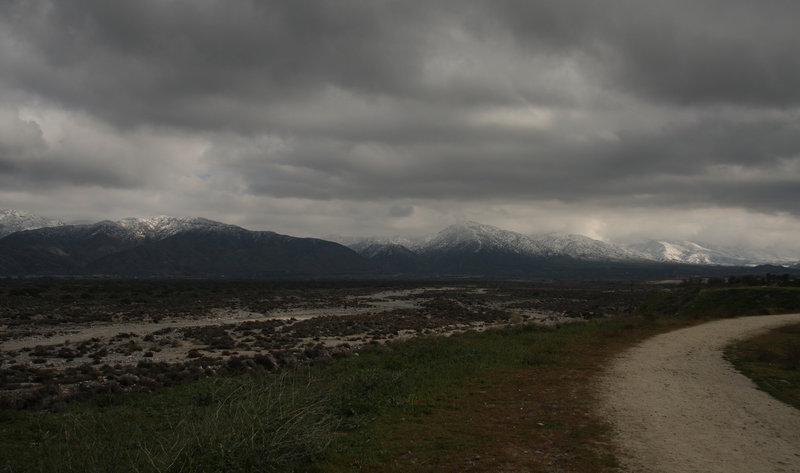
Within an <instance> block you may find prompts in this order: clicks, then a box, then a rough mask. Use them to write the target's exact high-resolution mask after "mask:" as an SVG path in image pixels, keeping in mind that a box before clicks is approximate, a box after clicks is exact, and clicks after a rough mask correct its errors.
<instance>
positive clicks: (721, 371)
mask: <svg viewBox="0 0 800 473" xmlns="http://www.w3.org/2000/svg"><path fill="white" fill-rule="evenodd" d="M798 321H800V314H791V315H769V316H759V317H743V318H737V319H726V320H719V321H715V322H709V323H706V324H702V325H698V326H693V327H689V328H684V329H680V330H676V331H674V332H670V333H666V334H662V335H659V336H656V337H654V338H651V339H649V340H646V341H645V342H642V343H641V344H639V345H638V346H636V347H635V348H633V349H631V350H629V351H628V352H626V353H624V354H623V355H621V356H620V357H619V358H617V359H616V361H615V362H613V363H612V365H611V366H610V368H609V369H608V371H607V373H606V374H605V376H604V378H603V381H602V382H601V396H600V398H601V404H602V412H603V414H604V415H605V416H607V418H608V419H609V421H610V422H611V423H612V424H613V425H614V427H615V430H616V439H617V444H618V448H619V449H620V451H621V453H622V455H621V457H622V458H621V461H622V463H623V466H624V469H625V470H627V471H636V472H660V473H671V472H681V473H684V472H690V471H694V472H700V471H702V472H708V473H711V472H721V473H722V472H724V473H734V472H743V473H744V472H747V473H752V472H800V411H798V410H797V409H795V408H793V407H791V406H788V405H786V404H783V403H781V402H780V401H777V400H776V399H774V398H772V397H771V396H770V395H768V394H766V393H765V392H763V391H759V390H758V389H757V388H756V386H755V384H754V383H753V382H752V381H751V380H750V379H748V378H746V377H745V376H743V375H742V374H740V373H738V372H737V371H736V370H735V369H734V368H733V366H732V365H731V364H730V363H729V362H727V361H726V360H725V359H724V358H723V355H722V349H723V347H724V346H726V345H727V344H729V343H731V342H733V341H734V340H737V339H743V338H748V337H751V336H754V335H757V334H758V333H760V332H763V331H765V330H768V329H771V328H775V327H778V326H781V325H785V324H789V323H797V322H798Z"/></svg>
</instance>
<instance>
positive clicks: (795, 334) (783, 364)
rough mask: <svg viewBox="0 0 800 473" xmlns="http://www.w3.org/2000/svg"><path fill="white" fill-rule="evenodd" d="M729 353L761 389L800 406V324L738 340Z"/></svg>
mask: <svg viewBox="0 0 800 473" xmlns="http://www.w3.org/2000/svg"><path fill="white" fill-rule="evenodd" d="M725 356H726V357H727V358H728V359H729V360H730V361H731V363H733V365H734V366H735V367H736V369H738V370H739V371H740V372H741V373H742V374H744V375H745V376H747V377H749V378H751V379H752V380H753V381H754V382H755V383H756V385H758V387H759V388H761V389H762V390H764V391H766V392H768V393H769V394H771V395H772V396H773V397H775V398H776V399H779V400H781V401H783V402H785V403H787V404H790V405H793V406H795V407H797V408H798V409H800V324H796V325H788V326H784V327H780V328H778V329H775V330H772V331H770V332H767V333H765V334H763V335H759V336H757V337H754V338H750V339H747V340H743V341H740V342H737V343H735V344H733V345H731V346H729V347H727V348H726V350H725Z"/></svg>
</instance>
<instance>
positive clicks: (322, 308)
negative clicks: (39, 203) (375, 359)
mask: <svg viewBox="0 0 800 473" xmlns="http://www.w3.org/2000/svg"><path fill="white" fill-rule="evenodd" d="M3 289H4V290H5V295H6V297H5V298H4V301H5V302H6V304H5V305H4V306H2V307H0V309H2V311H1V312H0V327H2V329H3V330H2V332H0V333H1V335H0V404H2V405H4V406H6V407H15V408H30V407H34V408H41V407H47V408H53V407H58V406H60V405H63V403H64V402H65V401H68V400H69V399H73V398H80V397H83V396H85V395H90V394H93V393H98V392H109V391H111V392H117V391H136V390H140V391H141V390H144V391H146V390H150V389H154V388H155V387H158V386H161V385H169V384H174V383H177V382H181V381H184V380H188V379H196V378H198V377H201V376H209V375H215V374H233V373H239V372H246V371H252V370H268V371H274V370H278V369H282V368H292V367H296V366H301V365H307V364H313V363H317V362H320V361H325V360H328V359H331V358H336V357H340V356H348V355H350V354H352V353H354V352H355V351H357V350H358V348H359V347H360V346H362V345H364V344H369V343H386V342H387V341H391V340H397V339H403V338H407V337H411V336H419V335H447V334H450V333H454V332H458V331H464V330H483V329H485V328H487V327H491V326H498V325H504V324H508V323H542V324H558V323H566V322H569V321H575V320H586V319H589V318H595V317H604V316H611V315H619V314H624V313H625V312H629V311H631V310H633V307H635V303H636V300H637V298H642V297H646V295H647V294H649V292H650V291H652V288H642V289H641V291H639V292H636V293H634V292H632V291H631V289H630V288H628V287H622V288H620V287H615V286H607V285H604V286H581V287H570V286H559V285H539V286H534V285H531V284H503V285H497V286H489V287H486V286H478V285H474V284H458V285H442V284H440V285H426V284H422V285H409V284H405V285H403V284H399V285H398V287H391V286H389V287H387V286H386V285H380V286H377V287H371V286H369V285H366V286H358V285H346V284H345V285H324V284H317V285H315V284H313V283H308V284H302V283H296V284H290V285H285V286H277V287H274V286H266V287H265V285H260V284H257V283H218V284H214V283H163V284H159V283H153V282H147V283H124V282H119V283H104V284H99V283H94V284H93V283H48V284H16V285H14V284H12V285H8V286H5V287H3V286H0V291H2V290H3ZM620 293H621V294H624V297H622V298H620ZM620 299H622V300H623V301H624V303H620Z"/></svg>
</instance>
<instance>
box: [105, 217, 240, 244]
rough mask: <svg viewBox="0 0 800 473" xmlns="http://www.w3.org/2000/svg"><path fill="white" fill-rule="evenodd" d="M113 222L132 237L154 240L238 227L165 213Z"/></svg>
mask: <svg viewBox="0 0 800 473" xmlns="http://www.w3.org/2000/svg"><path fill="white" fill-rule="evenodd" d="M114 223H115V224H116V225H118V226H120V227H121V228H122V229H124V230H125V231H127V232H129V233H130V234H131V236H132V237H134V238H137V239H146V238H152V239H156V240H161V239H164V238H167V237H169V236H172V235H175V234H178V233H181V232H185V231H189V230H198V229H222V228H238V227H236V226H235V225H228V224H224V223H220V222H215V221H213V220H208V219H205V218H200V217H170V216H167V215H159V216H157V217H149V218H137V217H130V218H124V219H122V220H118V221H116V222H114Z"/></svg>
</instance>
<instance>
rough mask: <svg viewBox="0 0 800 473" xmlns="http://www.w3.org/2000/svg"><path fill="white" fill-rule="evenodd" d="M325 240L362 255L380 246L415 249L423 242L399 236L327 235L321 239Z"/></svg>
mask: <svg viewBox="0 0 800 473" xmlns="http://www.w3.org/2000/svg"><path fill="white" fill-rule="evenodd" d="M323 239H325V240H329V241H335V242H336V243H339V244H340V245H344V246H346V247H348V248H350V249H351V250H353V251H355V252H356V253H363V252H365V251H367V249H368V248H370V247H372V251H374V250H375V248H378V247H382V246H402V247H405V248H408V249H412V248H416V247H417V246H419V244H420V243H421V242H422V241H423V240H422V239H419V238H416V239H415V238H408V237H401V236H394V237H376V236H372V237H352V236H342V235H328V236H325V237H323Z"/></svg>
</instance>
